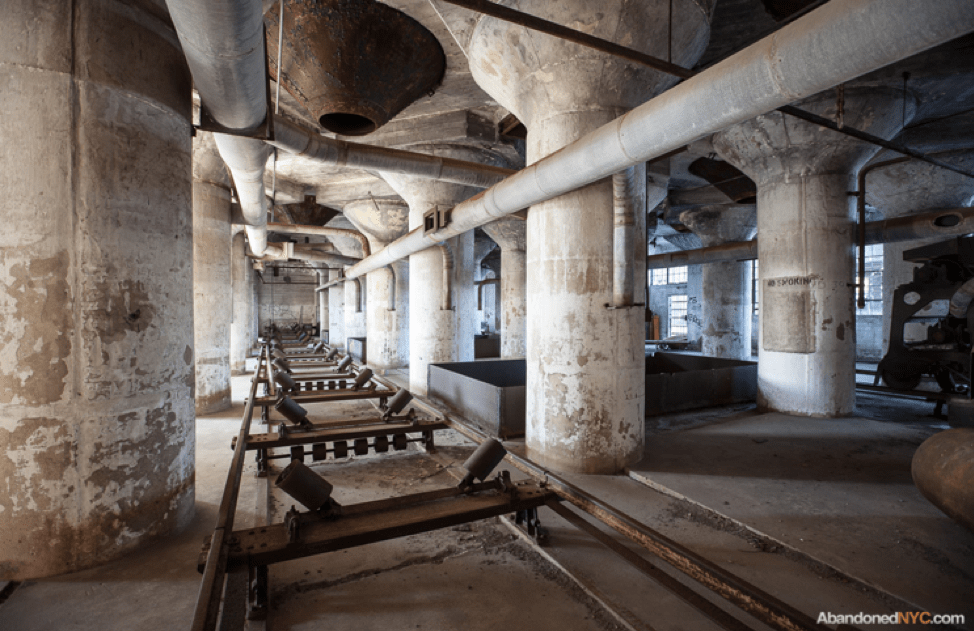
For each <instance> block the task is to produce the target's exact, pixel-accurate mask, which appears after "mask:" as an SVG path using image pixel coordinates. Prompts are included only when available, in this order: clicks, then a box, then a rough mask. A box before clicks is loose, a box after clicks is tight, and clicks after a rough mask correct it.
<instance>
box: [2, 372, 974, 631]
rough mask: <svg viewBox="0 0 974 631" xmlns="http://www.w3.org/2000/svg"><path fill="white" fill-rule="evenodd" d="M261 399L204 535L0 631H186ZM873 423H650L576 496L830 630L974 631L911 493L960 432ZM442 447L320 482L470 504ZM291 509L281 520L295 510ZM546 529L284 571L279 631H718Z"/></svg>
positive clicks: (967, 569)
mask: <svg viewBox="0 0 974 631" xmlns="http://www.w3.org/2000/svg"><path fill="white" fill-rule="evenodd" d="M392 378H393V379H396V380H398V379H401V378H404V376H403V375H398V374H395V375H392ZM246 385H247V384H246V380H245V379H243V378H236V379H235V383H234V386H235V390H234V394H235V396H234V400H235V405H234V408H233V409H232V410H230V411H228V412H225V413H221V414H218V415H212V416H208V417H202V418H200V419H199V420H198V424H197V437H198V444H197V482H198V484H197V507H198V511H197V516H196V519H195V520H194V522H193V524H192V526H191V527H190V528H189V529H187V530H186V531H185V532H183V533H181V534H179V535H177V536H175V537H172V538H170V539H167V540H164V541H160V542H158V543H157V544H155V545H153V546H151V547H149V548H146V549H144V550H142V551H140V552H137V553H134V554H132V555H130V556H127V557H125V558H123V559H121V560H119V561H116V562H114V563H111V564H108V565H106V566H103V567H101V568H96V569H93V570H88V571H85V572H79V573H76V574H72V575H67V576H63V577H60V578H57V579H49V580H44V581H38V582H28V583H25V584H22V585H20V586H19V587H17V589H16V590H14V591H13V593H12V594H11V595H10V596H9V598H8V599H7V600H6V602H4V603H3V604H2V605H0V629H4V630H6V629H16V630H18V631H19V630H24V631H33V630H35V629H37V630H40V629H53V628H57V629H59V630H60V629H69V630H73V629H78V630H81V629H98V630H114V629H120V630H121V629H135V628H138V629H147V630H154V629H174V628H175V629H178V628H186V627H188V625H189V622H190V620H191V618H192V612H193V607H194V605H195V599H196V593H197V590H198V587H199V578H200V575H199V574H198V573H197V572H196V568H195V563H196V557H197V554H198V551H199V546H200V543H201V541H202V539H203V537H204V536H206V535H207V534H209V532H210V530H211V528H212V525H213V522H214V519H215V515H216V505H217V503H218V502H219V498H220V495H221V493H222V489H223V484H224V481H225V474H226V467H227V465H228V464H229V456H230V450H229V444H230V439H231V437H232V436H233V435H235V434H236V432H237V430H238V429H239V423H240V415H241V414H242V398H243V394H244V393H245V391H246ZM860 403H861V405H860V410H859V412H860V414H863V415H871V416H874V417H880V418H883V419H884V420H872V419H865V418H850V419H840V420H830V421H826V420H820V419H801V418H794V417H787V416H783V415H775V414H757V413H755V412H754V411H753V410H752V409H751V406H737V407H730V408H723V409H713V410H703V411H697V412H692V413H684V414H678V415H670V416H667V417H661V418H659V419H655V420H653V421H652V422H648V423H647V451H646V458H645V459H644V460H643V461H642V462H641V463H639V464H638V465H637V466H635V467H633V468H632V471H631V475H630V476H629V477H626V476H571V481H572V482H573V483H575V484H577V485H578V486H580V487H582V488H584V489H585V490H587V491H589V492H591V493H594V494H596V495H598V496H599V497H601V498H603V499H604V500H605V501H607V502H609V503H610V504H613V505H615V506H617V507H618V508H620V509H622V510H623V511H624V512H626V513H628V514H630V515H632V516H633V517H635V518H637V519H639V520H640V521H642V522H644V523H645V524H647V525H648V526H650V527H652V528H655V529H656V530H658V531H659V532H661V533H662V534H664V535H666V536H669V537H671V538H673V539H675V540H677V541H679V542H680V543H682V544H684V545H686V546H688V547H690V548H691V549H693V550H694V551H696V552H697V553H699V554H701V555H703V556H705V557H706V558H708V559H711V560H712V561H715V562H717V563H719V564H720V565H722V566H723V567H725V568H727V569H729V570H731V571H732V572H734V573H736V574H738V575H740V576H741V577H743V578H745V579H746V580H748V581H750V582H752V583H753V584H755V585H757V586H759V587H761V588H762V589H765V590H767V591H769V592H771V593H772V594H774V595H776V596H778V597H779V598H781V599H783V600H785V601H786V602H788V603H789V604H792V605H794V606H796V607H798V608H799V609H801V610H803V611H805V612H806V613H808V614H810V615H812V616H813V617H817V614H818V612H819V611H831V612H833V613H857V612H859V611H863V612H866V613H887V612H893V611H904V610H915V609H929V610H930V611H933V612H937V613H966V614H967V615H968V621H969V623H968V628H974V625H971V624H970V621H974V610H972V605H971V603H972V602H974V599H972V598H971V596H972V595H974V592H972V589H974V588H972V585H974V580H971V579H972V577H974V535H971V533H969V532H967V531H966V530H963V529H962V528H960V527H959V526H956V525H955V524H954V523H953V522H952V521H950V520H949V519H948V518H946V517H944V516H943V515H941V514H940V513H939V511H937V510H936V509H935V508H933V507H932V506H931V505H929V504H928V503H926V501H925V500H923V498H922V497H920V496H919V493H917V492H916V490H915V489H914V487H913V486H912V483H911V482H910V478H909V459H910V457H911V456H912V453H913V450H915V448H916V445H918V444H919V442H920V441H921V440H922V439H923V438H924V437H926V436H928V435H930V434H931V433H933V432H935V431H937V430H938V429H940V428H941V427H942V426H941V423H942V421H938V420H936V419H928V418H925V417H924V414H926V413H929V411H930V410H928V409H927V408H931V409H932V406H929V405H927V406H922V405H920V406H916V405H915V406H914V408H910V407H909V406H906V407H904V405H902V404H899V403H892V404H890V403H889V402H887V401H884V400H879V399H876V400H872V399H869V400H866V399H863V398H862V397H860ZM371 411H372V410H371V407H370V406H369V405H368V404H365V403H361V402H359V403H354V404H344V405H341V406H331V407H329V408H328V409H327V411H326V410H325V408H324V406H321V407H320V408H316V407H315V406H311V413H312V416H313V417H314V418H315V419H316V420H318V419H321V420H325V419H326V418H339V417H348V416H364V415H368V414H371ZM258 427H259V426H258ZM437 442H438V444H439V445H440V447H439V449H438V451H437V453H436V454H433V455H427V454H425V453H423V452H419V451H415V450H410V451H407V452H400V453H389V454H385V455H381V456H367V457H364V458H356V459H354V460H351V459H350V460H349V461H345V462H332V461H328V462H326V463H324V464H317V465H315V469H316V470H317V471H318V472H319V473H320V474H322V475H324V476H325V477H326V478H327V479H328V480H329V481H330V482H332V483H333V484H334V485H335V487H336V488H335V497H336V499H338V500H339V501H340V502H343V503H350V502H355V501H367V500H371V499H376V498H379V497H386V496H390V495H397V494H403V493H412V492H419V491H424V490H430V489H434V488H442V487H444V486H452V485H453V484H455V483H456V479H457V477H458V475H459V472H460V465H461V464H462V462H463V460H464V459H465V458H466V456H467V455H468V454H469V452H470V450H471V448H472V445H471V444H470V443H468V442H466V441H465V440H464V439H462V438H461V437H459V436H458V435H456V434H455V433H453V432H444V433H440V434H438V435H437ZM509 446H510V447H511V448H512V449H514V450H517V449H519V448H520V447H519V445H518V444H517V443H510V444H509ZM275 464H283V461H275ZM514 475H515V477H517V475H518V474H517V473H516V472H514ZM244 481H245V483H244V486H243V487H242V489H241V491H242V494H241V499H240V504H239V509H238V517H237V524H238V526H239V527H243V526H248V525H254V524H257V523H260V522H259V520H261V519H265V518H266V517H267V516H266V515H265V514H264V511H265V509H266V505H267V503H268V498H267V496H266V493H267V488H268V486H267V485H266V484H264V483H262V482H260V481H258V480H257V479H256V478H255V477H253V464H252V462H248V464H247V471H246V473H245V477H244ZM277 493H278V492H276V491H274V492H272V494H271V497H270V512H271V515H270V518H271V519H274V520H279V519H280V518H281V515H282V514H283V511H284V510H286V509H287V508H288V507H289V506H290V504H291V503H292V502H291V501H290V500H289V499H288V498H286V497H283V496H279V495H277ZM541 518H542V521H543V523H544V524H545V526H546V527H547V528H548V529H549V533H550V537H549V539H550V545H549V546H548V547H546V548H544V549H543V550H542V549H539V548H537V547H535V546H534V544H533V543H530V542H528V541H527V540H526V538H525V537H522V536H519V535H517V534H515V533H516V531H515V530H513V529H512V528H511V527H510V526H509V524H508V523H507V522H506V520H503V519H502V520H489V521H484V522H479V523H476V524H471V525H469V526H460V527H456V528H453V529H447V530H443V531H438V532H434V533H427V534H422V535H415V536H411V537H406V538H403V539H399V540H395V541H390V542H384V543H379V544H372V545H369V546H363V547H361V548H357V549H353V550H348V551H345V552H341V553H332V554H327V555H322V556H319V557H315V558H309V559H303V560H298V561H292V562H288V563H284V564H280V565H276V566H272V573H271V610H270V615H269V619H268V628H270V629H273V630H274V631H277V630H284V629H288V630H291V629H295V630H297V629H317V628H324V627H325V626H326V625H327V626H328V627H330V628H356V629H380V628H381V629H389V628H397V629H459V628H463V629H464V630H465V631H466V630H468V629H474V630H478V629H485V630H486V629H496V628H508V629H531V630H532V631H534V630H537V629H542V630H543V629H549V628H550V629H637V630H647V629H657V630H663V629H674V630H684V629H686V630H696V629H701V630H704V629H707V630H709V629H714V628H716V626H715V625H714V624H713V623H711V622H710V621H709V620H707V619H706V618H704V617H703V616H702V615H700V614H699V613H698V612H696V611H694V610H692V609H691V608H689V607H688V606H687V605H685V604H684V603H683V602H682V601H680V600H678V599H677V598H676V597H674V596H673V595H672V594H670V593H669V592H667V591H665V590H663V589H662V588H661V587H659V586H658V585H656V584H655V583H654V582H653V581H651V580H649V579H648V578H646V577H645V576H644V575H642V574H641V573H639V572H638V571H636V570H634V569H632V568H631V566H629V565H628V564H626V563H625V562H623V561H621V560H619V559H618V558H617V557H616V556H615V555H613V554H612V553H611V552H609V551H607V549H605V548H604V547H602V546H601V545H600V544H599V543H597V542H596V541H594V540H593V539H591V538H590V537H588V536H587V535H585V534H584V533H581V532H579V531H578V530H576V529H575V528H574V527H572V526H570V525H569V524H567V523H566V522H564V521H562V520H561V519H560V518H559V517H557V516H555V515H554V514H553V513H551V512H550V511H548V510H547V509H542V511H541ZM603 530H605V528H604V527H603ZM617 540H621V538H619V537H617ZM626 543H627V545H629V547H630V548H631V549H635V548H634V546H632V545H631V544H628V542H626ZM662 567H663V569H664V570H667V571H668V572H669V573H671V574H673V575H674V576H677V577H678V578H680V579H681V580H682V581H683V582H684V583H688V581H687V580H686V579H682V577H681V576H679V575H677V574H675V573H674V572H672V571H670V570H668V568H667V566H665V565H662ZM714 602H718V600H717V599H714ZM719 604H720V605H721V606H722V607H724V608H725V609H726V610H728V611H731V612H733V613H735V615H738V617H739V618H741V619H743V620H745V621H747V623H748V624H750V625H751V626H752V627H753V628H755V629H763V628H765V627H763V626H762V625H760V624H759V623H757V622H755V621H753V620H751V619H749V618H747V617H746V616H743V615H741V614H738V613H737V612H736V611H735V610H734V609H733V608H732V607H727V606H724V605H723V603H722V602H721V603H719Z"/></svg>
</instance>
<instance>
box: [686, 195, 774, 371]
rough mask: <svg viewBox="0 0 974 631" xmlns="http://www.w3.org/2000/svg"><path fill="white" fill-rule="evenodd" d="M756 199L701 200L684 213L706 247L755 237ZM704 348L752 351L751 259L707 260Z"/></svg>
mask: <svg viewBox="0 0 974 631" xmlns="http://www.w3.org/2000/svg"><path fill="white" fill-rule="evenodd" d="M756 214H757V213H756V209H755V207H754V205H753V204H747V205H744V204H741V205H737V204H731V205H726V206H701V207H699V208H695V209H693V210H686V211H683V212H682V213H681V214H680V221H682V222H683V223H684V224H686V226H687V227H688V228H690V229H691V230H693V232H694V233H695V234H696V235H697V236H698V237H700V241H701V242H702V244H703V246H704V247H710V246H712V245H720V244H722V243H728V242H733V241H750V240H751V239H753V238H754V233H755V231H756V230H757V225H756V224H755V220H756ZM702 272H703V274H702V275H703V279H702V288H703V294H702V300H703V309H702V320H703V322H702V328H703V347H702V350H703V354H704V355H709V356H711V357H725V358H727V359H748V358H749V357H751V263H750V261H748V262H744V263H738V262H734V261H732V262H726V263H711V264H710V265H704V266H703V270H702Z"/></svg>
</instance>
